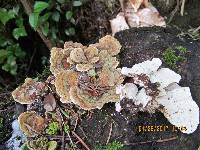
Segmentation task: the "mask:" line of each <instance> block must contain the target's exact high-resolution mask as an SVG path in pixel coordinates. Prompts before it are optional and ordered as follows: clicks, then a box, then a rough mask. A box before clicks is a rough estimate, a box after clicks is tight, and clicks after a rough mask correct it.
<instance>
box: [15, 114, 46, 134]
mask: <svg viewBox="0 0 200 150" xmlns="http://www.w3.org/2000/svg"><path fill="white" fill-rule="evenodd" d="M18 121H19V125H20V129H21V130H22V131H23V132H24V134H25V135H26V136H28V137H34V136H36V135H38V134H41V133H42V132H43V130H44V128H45V126H46V124H45V119H44V118H43V117H41V116H39V115H37V113H36V112H35V111H30V112H28V111H27V112H24V113H22V114H20V116H19V117H18Z"/></svg>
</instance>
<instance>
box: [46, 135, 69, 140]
mask: <svg viewBox="0 0 200 150" xmlns="http://www.w3.org/2000/svg"><path fill="white" fill-rule="evenodd" d="M45 137H47V138H49V139H56V140H62V138H63V135H45ZM65 140H69V138H67V137H65Z"/></svg>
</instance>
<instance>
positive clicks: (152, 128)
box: [137, 125, 187, 132]
mask: <svg viewBox="0 0 200 150" xmlns="http://www.w3.org/2000/svg"><path fill="white" fill-rule="evenodd" d="M137 130H138V132H166V131H171V132H177V131H179V130H181V131H186V130H187V129H186V127H176V126H173V125H139V126H138V128H137Z"/></svg>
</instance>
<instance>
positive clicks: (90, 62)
mask: <svg viewBox="0 0 200 150" xmlns="http://www.w3.org/2000/svg"><path fill="white" fill-rule="evenodd" d="M71 45H73V44H72V43H71V44H67V45H65V46H64V49H65V51H66V49H67V50H68V52H69V53H63V52H62V51H64V50H60V51H61V53H62V56H61V57H59V58H58V57H57V56H55V55H54V53H55V52H54V50H56V48H54V49H52V54H51V60H56V59H58V60H57V61H51V63H52V64H51V68H52V69H51V71H52V73H53V74H54V75H55V76H56V79H55V87H56V91H57V93H58V95H59V96H60V97H61V102H63V103H69V102H73V103H74V104H77V105H79V106H80V107H81V108H83V109H86V110H90V109H95V108H99V109H100V108H102V107H103V105H104V104H105V103H108V102H113V101H114V102H116V101H119V95H118V94H116V93H115V87H116V86H117V85H119V84H121V83H122V82H123V76H122V75H121V73H120V72H121V70H120V69H119V68H117V66H118V64H119V62H118V60H117V58H116V57H115V55H117V54H118V53H119V52H120V49H121V45H120V43H119V42H118V41H117V39H115V38H114V37H112V36H109V35H107V36H105V37H103V38H101V39H100V40H99V42H98V43H95V44H91V45H89V46H88V47H84V46H81V45H79V47H73V46H71ZM68 46H69V47H68ZM57 50H58V49H57ZM58 53H60V52H58ZM52 57H53V58H52ZM60 58H65V59H66V60H67V62H69V67H68V68H63V67H60V65H58V64H56V63H54V62H61V61H60ZM55 64H56V65H55ZM56 67H58V68H56ZM55 70H56V71H55ZM55 72H56V73H55Z"/></svg>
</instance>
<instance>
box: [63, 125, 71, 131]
mask: <svg viewBox="0 0 200 150" xmlns="http://www.w3.org/2000/svg"><path fill="white" fill-rule="evenodd" d="M69 130H70V128H69V125H68V124H64V131H65V133H69Z"/></svg>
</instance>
